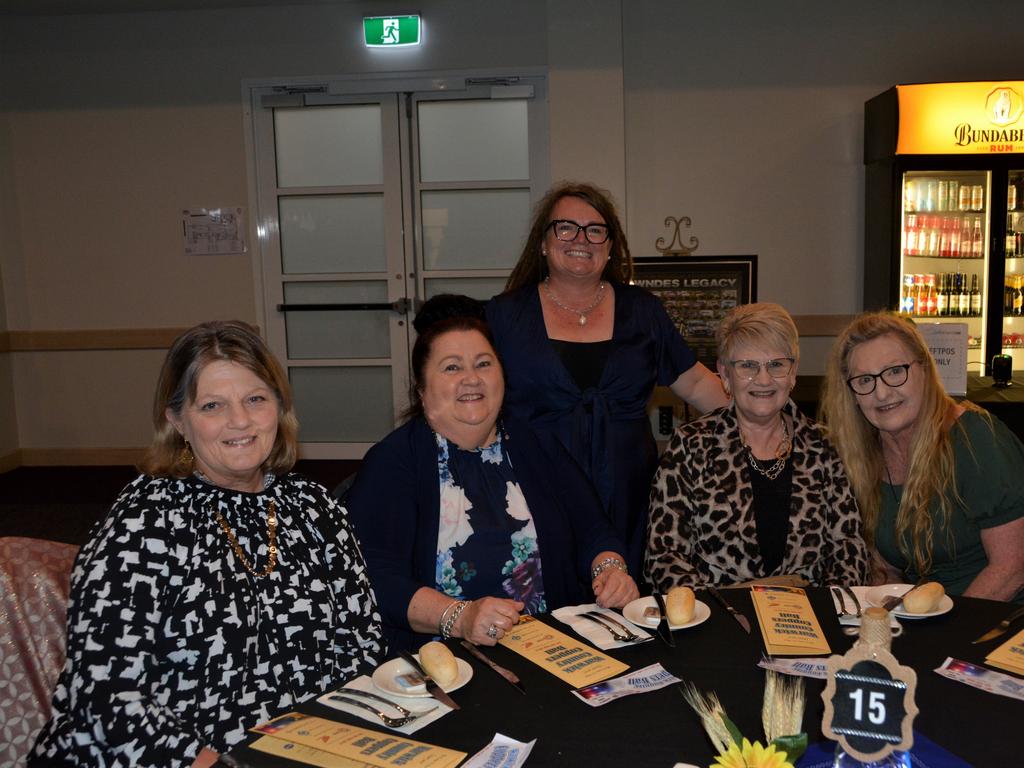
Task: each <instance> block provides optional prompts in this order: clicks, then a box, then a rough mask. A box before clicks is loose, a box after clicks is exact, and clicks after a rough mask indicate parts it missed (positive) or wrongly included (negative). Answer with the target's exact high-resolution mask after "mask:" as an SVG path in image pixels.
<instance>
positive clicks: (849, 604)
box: [829, 587, 900, 629]
mask: <svg viewBox="0 0 1024 768" xmlns="http://www.w3.org/2000/svg"><path fill="white" fill-rule="evenodd" d="M850 589H852V590H853V594H855V595H856V596H857V599H858V600H860V608H861V611H864V610H866V609H867V608H870V607H871V606H872V605H873V603H871V602H869V601H868V592H869V591H870V590H871V587H850ZM829 592H831V593H832V604H833V605H834V606H835V609H836V615H838V614H839V612H840V611H841V610H842V608H841V607H840V606H841V603H840V602H839V597H838V596H837V595H836V592H835V590H834V589H832V588H831V587H829ZM843 598H844V600H845V601H846V610H847V611H850V612H851V613H852V614H853V615H852V616H839V623H840V624H841V625H842V626H844V627H859V626H860V619H859V618H857V606H855V605H854V604H853V600H851V599H850V596H849V595H843ZM899 625H900V623H899V622H898V621H897V620H896V617H895V616H893V615H892V614H889V626H891V627H892V628H893V629H895V628H896V627H898V626H899Z"/></svg>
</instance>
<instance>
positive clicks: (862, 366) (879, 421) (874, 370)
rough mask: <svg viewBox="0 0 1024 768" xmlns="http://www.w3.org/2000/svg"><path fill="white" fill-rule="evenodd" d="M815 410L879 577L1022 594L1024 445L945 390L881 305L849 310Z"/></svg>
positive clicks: (905, 329)
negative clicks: (842, 468)
mask: <svg viewBox="0 0 1024 768" xmlns="http://www.w3.org/2000/svg"><path fill="white" fill-rule="evenodd" d="M821 415H822V421H823V422H824V423H825V425H826V427H827V430H828V435H829V437H830V438H831V440H832V442H833V444H834V445H835V446H836V448H837V450H838V451H839V455H840V457H841V458H842V459H843V463H844V464H845V465H846V471H847V475H848V476H849V478H850V483H851V485H852V486H853V490H854V493H855V495H856V496H857V502H858V504H859V506H860V510H861V515H862V516H863V519H864V534H865V538H866V539H867V541H868V542H869V544H872V545H873V546H874V550H875V554H876V556H877V559H878V566H879V569H880V570H881V571H882V572H881V573H880V574H878V578H879V579H882V580H884V581H903V580H906V581H917V580H918V579H919V578H922V577H925V578H927V579H929V580H932V581H938V582H940V583H942V584H943V586H944V587H945V589H946V591H947V592H949V593H951V594H954V595H959V594H963V595H969V596H971V597H985V598H989V599H993V600H1014V599H1017V600H1022V599H1024V446H1022V445H1021V443H1020V441H1019V440H1018V439H1017V438H1016V437H1015V436H1014V435H1013V434H1012V433H1011V432H1010V431H1009V430H1008V429H1007V428H1006V427H1005V426H1004V425H1003V424H1002V422H1000V421H998V420H997V419H994V418H993V417H992V416H990V415H989V414H988V413H986V412H985V411H982V410H981V409H980V408H978V407H977V406H976V405H974V404H973V403H971V402H968V401H964V402H963V403H957V402H956V401H954V400H953V399H952V398H951V397H949V396H948V395H947V394H946V393H945V391H944V390H943V387H942V383H941V381H940V379H939V375H938V371H937V370H936V367H935V361H934V360H933V359H932V356H931V354H930V353H929V352H928V346H927V344H926V343H925V341H924V339H923V338H922V336H921V334H920V333H919V332H918V330H917V329H916V328H915V327H914V325H913V324H912V323H911V322H909V321H908V320H906V319H904V318H901V317H899V316H898V315H893V314H891V313H885V312H874V313H866V314H863V315H861V316H859V317H857V318H856V319H854V321H853V322H852V323H851V324H850V325H849V326H848V327H847V328H846V329H845V330H844V331H843V332H842V333H841V334H840V335H839V338H838V339H837V341H836V345H835V347H834V349H833V351H832V355H831V357H830V359H829V363H828V372H827V377H826V383H825V393H824V397H823V401H822V414H821Z"/></svg>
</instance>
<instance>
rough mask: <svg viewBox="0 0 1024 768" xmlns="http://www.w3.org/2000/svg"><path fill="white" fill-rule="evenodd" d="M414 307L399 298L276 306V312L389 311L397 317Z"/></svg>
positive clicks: (407, 300)
mask: <svg viewBox="0 0 1024 768" xmlns="http://www.w3.org/2000/svg"><path fill="white" fill-rule="evenodd" d="M414 307H415V302H413V300H412V299H407V298H401V299H398V300H397V301H393V302H391V303H390V304H388V303H387V302H383V301H382V302H376V303H373V302H370V303H365V302H364V303H355V304H278V305H277V311H278V312H367V311H369V312H374V311H388V310H389V311H391V312H395V313H396V314H399V315H405V314H408V313H409V312H411V311H412V310H413V308H414Z"/></svg>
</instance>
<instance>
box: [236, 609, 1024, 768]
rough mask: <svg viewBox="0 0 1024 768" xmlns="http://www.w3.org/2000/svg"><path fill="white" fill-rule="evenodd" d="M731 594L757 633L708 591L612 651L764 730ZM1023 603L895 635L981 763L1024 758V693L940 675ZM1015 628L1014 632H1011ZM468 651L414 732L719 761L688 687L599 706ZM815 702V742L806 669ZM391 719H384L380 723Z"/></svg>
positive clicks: (630, 759)
mask: <svg viewBox="0 0 1024 768" xmlns="http://www.w3.org/2000/svg"><path fill="white" fill-rule="evenodd" d="M808 592H809V596H810V599H811V603H812V605H813V606H814V608H815V611H816V613H817V615H818V617H819V620H820V622H821V624H822V627H823V629H824V631H825V634H826V636H827V638H828V642H829V644H830V645H831V647H832V650H833V652H834V653H838V654H842V653H845V652H846V651H847V650H849V648H850V646H851V645H852V643H853V640H854V638H852V637H850V636H848V635H845V634H844V633H843V632H842V629H841V627H840V626H839V623H838V621H837V620H836V619H835V618H834V616H835V614H834V610H833V608H832V601H831V597H830V595H829V594H828V592H827V590H825V589H811V590H809V591H808ZM726 596H727V598H728V599H729V600H730V601H731V602H732V603H733V604H734V605H735V606H736V607H737V608H738V609H739V610H740V611H741V612H742V613H744V614H746V615H747V617H748V618H749V619H750V621H751V626H752V633H751V634H750V635H747V634H746V633H745V632H744V631H743V630H742V629H741V628H740V626H739V624H738V623H737V622H736V621H735V619H733V618H732V617H731V616H730V615H729V614H727V613H726V612H725V611H724V610H722V609H721V608H719V607H718V605H717V604H715V603H714V602H713V601H711V600H709V599H708V597H707V596H706V595H704V594H702V593H700V592H698V599H702V600H703V601H704V602H705V603H707V604H708V605H709V606H710V607H711V618H709V619H708V620H707V621H706V622H704V623H703V624H701V625H699V626H696V627H693V628H692V629H686V630H677V631H676V632H675V633H673V634H674V637H675V639H676V647H675V648H669V647H667V646H666V645H665V644H664V643H662V642H661V641H660V640H657V639H655V640H653V641H651V642H648V643H644V644H641V645H638V646H631V647H627V648H623V649H619V650H616V651H609V652H608V653H609V655H611V656H613V657H615V658H617V659H619V660H620V661H622V662H624V663H626V664H629V666H630V668H631V669H640V668H642V667H645V666H647V665H648V664H653V663H654V662H661V664H662V665H663V666H664V667H665V668H666V669H668V670H669V671H670V672H672V673H673V674H675V675H676V676H677V677H679V678H681V679H683V680H689V681H692V682H693V683H694V684H695V685H696V686H697V687H698V688H700V689H702V690H705V691H715V692H716V693H717V694H718V697H719V699H720V700H721V701H722V704H723V706H724V707H725V709H726V712H727V713H728V714H729V716H730V717H731V718H732V719H733V721H734V722H735V723H736V724H737V725H738V726H739V728H740V730H741V731H742V732H743V733H744V734H745V735H746V736H748V737H749V738H756V739H761V740H763V738H764V736H763V732H762V729H761V721H760V712H761V697H762V692H763V683H764V672H763V670H761V669H759V668H758V667H757V666H756V665H757V662H758V661H759V660H760V659H761V657H762V651H763V645H762V641H761V636H760V632H759V631H758V628H757V620H756V618H755V615H754V608H753V604H752V603H751V600H750V595H749V592H748V591H746V590H728V591H727V592H726ZM1012 609H1013V606H1011V605H1008V604H1006V603H998V602H993V601H989V600H976V599H970V598H954V601H953V609H952V610H951V611H950V612H949V613H947V614H945V615H942V616H937V617H933V618H929V619H922V620H916V621H904V622H903V626H904V631H903V634H902V635H901V636H900V637H897V638H895V639H894V640H893V647H892V651H893V654H894V655H895V656H896V658H897V659H899V661H900V662H901V663H902V664H906V665H908V666H911V667H913V668H914V669H915V670H916V671H917V675H918V686H917V696H916V700H917V705H918V707H919V709H920V714H919V715H918V717H917V719H916V720H915V721H914V728H915V730H917V731H919V732H920V733H923V734H924V735H926V736H927V737H928V738H930V739H931V740H932V741H934V742H936V743H938V744H940V745H941V746H943V747H945V748H946V749H947V750H949V751H950V752H952V753H954V754H956V755H957V756H959V757H961V758H963V759H964V760H966V761H968V762H970V763H972V764H973V765H975V766H979V768H990V767H995V766H1021V765H1024V757H1021V750H1020V748H1019V747H1018V746H1016V741H1017V739H1019V738H1020V736H1021V734H1020V731H1021V728H1022V726H1024V702H1020V701H1016V700H1013V699H1009V698H1006V697H1002V696H996V695H994V694H990V693H986V692H983V691H979V690H977V689H975V688H972V687H970V686H967V685H964V684H963V683H959V682H955V681H952V680H948V679H946V678H944V677H942V676H940V675H937V674H935V673H934V672H933V671H932V670H934V669H935V668H936V667H938V666H939V665H940V664H942V662H943V661H944V660H945V659H946V657H947V656H952V657H954V658H958V659H962V660H964V661H970V662H975V663H981V662H982V661H983V659H984V657H985V655H986V653H988V652H989V651H991V650H992V649H993V648H994V647H996V646H997V645H998V644H999V642H1001V640H999V641H992V642H989V643H986V644H984V645H971V642H970V641H971V640H973V639H974V638H976V637H978V636H979V635H980V634H981V633H982V632H984V631H985V630H987V629H990V628H991V627H992V626H994V625H995V624H996V623H997V622H998V621H1000V620H1001V619H1002V618H1003V617H1005V616H1006V615H1007V614H1009V613H1010V611H1011V610H1012ZM541 618H542V619H543V620H544V621H547V622H550V623H551V624H552V625H553V626H555V627H557V628H558V629H560V630H562V631H567V632H570V633H571V630H570V629H568V627H566V625H564V624H562V623H561V622H559V621H557V620H556V619H554V618H552V617H550V616H545V617H541ZM1007 637H1009V635H1005V636H1004V637H1003V638H1002V639H1003V640H1005V639H1006V638H1007ZM451 648H452V650H453V651H454V652H455V653H456V655H459V656H461V657H462V658H465V659H466V660H467V661H469V663H470V664H472V666H473V671H474V675H473V678H472V680H470V681H469V683H467V684H466V686H465V687H463V688H462V689H460V690H459V691H457V692H455V693H454V694H453V697H454V698H455V700H456V701H457V702H458V703H459V705H460V706H461V709H460V710H459V711H456V712H452V713H451V714H449V715H447V716H445V717H443V718H441V719H440V720H438V721H436V722H434V723H431V724H430V725H428V726H426V727H425V728H422V729H421V730H419V731H417V732H416V733H415V734H414V735H413V736H412V738H414V739H416V740H418V741H424V742H427V743H430V744H436V745H439V746H444V747H450V748H452V749H459V750H462V751H465V752H467V753H469V754H473V753H475V752H477V751H478V750H480V749H481V748H482V747H484V746H485V745H486V744H487V743H488V742H489V741H490V740H491V738H492V737H493V736H494V734H495V732H500V733H503V734H505V735H507V736H510V737H512V738H514V739H517V740H520V741H530V740H532V739H537V744H536V745H535V746H534V749H533V753H532V754H531V756H530V758H529V760H528V761H527V765H528V766H530V768H544V767H546V766H558V768H565V766H576V765H588V766H626V765H630V766H633V765H635V766H665V767H666V768H668V767H669V766H672V765H673V764H674V763H675V762H688V763H693V764H695V765H708V764H710V763H711V761H712V759H713V750H712V748H711V745H710V743H709V741H708V739H707V737H706V735H705V734H704V731H703V730H702V729H701V726H700V724H699V722H698V720H697V717H696V715H695V714H694V712H693V710H691V709H690V707H689V705H687V704H686V702H685V701H684V700H683V697H682V696H681V695H680V693H679V691H678V686H674V685H673V686H669V687H667V688H663V689H661V690H658V691H652V692H648V693H643V694H638V695H635V696H629V697H626V698H624V699H620V700H618V701H615V702H612V703H611V704H607V705H605V706H603V707H597V708H591V707H590V706H588V705H587V704H585V703H583V702H582V701H580V700H579V699H578V698H577V697H575V696H573V695H572V694H571V693H570V692H569V689H568V687H567V686H566V685H565V684H564V683H562V682H561V681H560V680H558V679H557V678H556V677H554V676H553V675H551V674H549V673H547V672H544V671H543V670H541V669H540V668H539V667H536V666H534V665H533V664H531V663H530V662H528V661H526V660H525V659H524V658H522V657H521V656H519V655H518V654H515V653H513V652H511V651H509V650H507V649H505V648H502V647H500V646H499V647H496V648H493V649H485V650H486V652H487V653H488V654H489V655H490V656H491V658H493V659H494V660H495V661H496V662H498V663H499V664H502V665H503V666H505V667H508V668H509V669H511V670H513V671H514V672H516V673H517V674H518V675H519V676H520V678H521V679H522V681H523V684H524V685H525V687H526V691H527V694H526V695H525V696H524V695H523V694H521V693H519V692H518V691H516V690H515V689H514V688H513V687H512V686H510V685H509V684H507V683H506V682H504V681H503V680H502V679H500V678H499V677H498V676H497V675H496V674H495V673H494V672H492V671H491V670H490V669H488V668H487V667H485V666H484V665H483V664H481V663H480V662H478V661H477V660H476V659H474V658H472V657H471V656H470V655H469V654H468V653H466V652H465V651H464V650H463V649H462V648H461V647H460V646H459V645H458V644H457V643H453V644H452V645H451ZM806 686H807V711H806V714H805V716H804V729H805V730H806V731H807V733H808V735H809V737H810V740H811V742H812V743H813V742H814V741H817V740H819V739H820V738H821V718H822V712H823V703H822V700H821V692H822V690H824V687H825V683H824V681H819V680H811V679H807V680H806ZM297 709H298V710H300V711H303V712H306V713H308V714H312V715H318V716H321V717H327V718H332V719H335V720H343V721H346V722H351V723H355V724H358V725H360V726H363V727H368V728H373V727H374V726H372V725H371V724H370V723H368V722H367V721H365V720H360V719H358V718H350V717H348V716H347V715H346V714H345V713H343V712H339V711H338V710H335V709H330V708H327V707H323V706H321V705H319V704H316V703H315V702H308V703H305V704H303V705H301V706H299V707H297ZM380 730H384V729H380ZM232 755H233V756H237V757H239V758H240V759H241V760H243V761H245V762H246V763H248V764H250V765H253V766H267V767H268V768H270V767H272V766H281V767H282V768H283V767H285V766H293V767H294V766H295V763H293V762H291V761H288V760H284V759H280V758H276V757H272V756H270V755H266V754H264V753H261V752H258V751H255V750H252V749H248V748H247V747H244V746H243V747H239V748H238V749H236V750H235V751H234V752H232Z"/></svg>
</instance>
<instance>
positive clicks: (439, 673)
mask: <svg viewBox="0 0 1024 768" xmlns="http://www.w3.org/2000/svg"><path fill="white" fill-rule="evenodd" d="M420 664H421V665H422V666H423V669H425V670H426V672H427V674H428V675H430V676H431V677H432V678H434V682H435V683H437V684H438V685H440V686H441V687H442V688H444V687H445V686H449V685H451V684H452V683H454V682H455V678H457V677H458V676H459V665H458V664H456V663H455V657H454V656H453V655H452V652H451V651H449V650H448V646H446V645H445V644H444V643H439V642H437V641H436V640H431V641H430V642H429V643H427V644H426V645H424V646H423V647H422V648H420Z"/></svg>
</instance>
